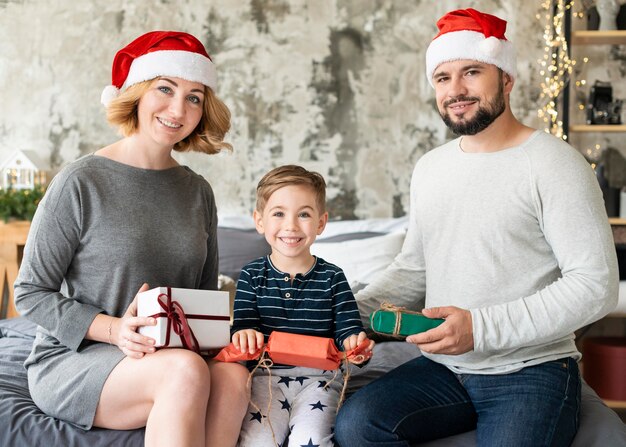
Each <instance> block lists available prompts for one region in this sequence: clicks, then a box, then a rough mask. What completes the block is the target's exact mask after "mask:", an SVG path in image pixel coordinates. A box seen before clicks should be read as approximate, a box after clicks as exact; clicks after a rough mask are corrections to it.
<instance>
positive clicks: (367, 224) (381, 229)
mask: <svg viewBox="0 0 626 447" xmlns="http://www.w3.org/2000/svg"><path fill="white" fill-rule="evenodd" d="M408 227H409V216H402V217H389V218H375V219H362V220H330V221H328V223H327V224H326V228H324V232H323V233H322V234H321V235H319V236H318V238H317V240H318V241H320V242H321V241H323V240H324V239H328V238H331V237H335V236H338V235H343V234H352V233H369V232H373V233H395V232H402V231H406V229H407V228H408Z"/></svg>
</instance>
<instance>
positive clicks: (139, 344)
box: [111, 283, 157, 359]
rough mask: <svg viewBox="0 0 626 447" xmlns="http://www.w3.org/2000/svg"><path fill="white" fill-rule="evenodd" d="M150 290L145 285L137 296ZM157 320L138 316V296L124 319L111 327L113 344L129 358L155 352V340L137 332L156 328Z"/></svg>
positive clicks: (114, 322) (118, 319)
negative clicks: (148, 327) (147, 327)
mask: <svg viewBox="0 0 626 447" xmlns="http://www.w3.org/2000/svg"><path fill="white" fill-rule="evenodd" d="M148 289H149V286H148V284H146V283H144V285H142V286H141V288H140V289H139V291H138V292H137V294H139V293H141V292H145V291H146V290H148ZM156 323H157V322H156V319H154V318H151V317H138V316H137V295H135V299H134V300H133V302H132V303H130V306H128V309H126V312H125V313H124V316H123V317H122V318H115V320H114V321H113V323H112V326H111V342H112V343H113V344H116V345H117V346H118V347H119V348H120V350H121V351H122V352H123V353H124V354H126V355H127V356H128V357H131V358H134V359H140V358H142V357H143V356H144V355H145V354H151V353H153V352H155V350H156V349H155V347H154V339H153V338H150V337H146V336H145V335H141V334H139V333H138V332H137V328H139V327H140V326H154V325H156Z"/></svg>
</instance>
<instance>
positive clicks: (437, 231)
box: [336, 9, 618, 447]
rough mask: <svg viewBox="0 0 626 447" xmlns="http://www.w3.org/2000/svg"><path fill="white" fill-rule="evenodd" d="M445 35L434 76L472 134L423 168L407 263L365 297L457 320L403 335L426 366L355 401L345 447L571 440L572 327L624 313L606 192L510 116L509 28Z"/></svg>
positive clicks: (574, 161)
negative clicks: (459, 439) (464, 438)
mask: <svg viewBox="0 0 626 447" xmlns="http://www.w3.org/2000/svg"><path fill="white" fill-rule="evenodd" d="M437 26H438V28H439V30H440V32H439V34H438V35H437V36H436V37H435V39H434V40H433V41H432V43H431V44H430V46H429V47H428V50H427V53H426V65H427V67H426V71H427V75H428V80H429V81H430V83H431V85H433V86H434V88H435V94H436V102H437V107H438V110H439V113H440V114H441V117H442V118H443V120H444V122H445V123H446V125H447V126H448V127H449V128H450V129H451V130H453V131H454V132H455V133H457V134H458V135H460V137H459V138H457V139H455V140H453V141H451V142H448V143H447V144H444V145H443V146H441V147H439V148H436V149H435V150H433V151H430V152H429V153H427V154H426V155H424V156H423V157H422V158H421V159H420V160H419V161H418V163H417V165H416V167H415V170H414V173H413V178H412V181H411V202H410V224H409V230H408V233H407V237H406V241H405V244H404V246H403V249H402V252H401V253H400V254H399V255H398V257H397V258H396V260H395V261H394V263H393V264H392V265H391V266H390V267H389V268H388V269H387V270H386V271H385V272H384V273H383V274H382V275H380V276H379V277H378V278H376V279H375V280H374V281H373V282H372V284H371V285H370V286H369V287H367V288H366V289H365V290H363V291H362V292H361V293H360V294H358V295H357V300H358V302H359V306H360V307H361V310H362V312H364V313H369V312H371V311H372V310H374V309H375V308H376V307H377V306H378V303H379V302H380V301H381V299H387V300H389V301H392V302H393V303H394V304H396V305H399V306H405V307H409V308H420V307H424V306H425V307H426V308H425V309H424V310H423V313H424V315H425V316H427V317H430V318H444V319H445V322H444V323H443V324H441V325H440V326H439V327H437V328H435V329H431V330H429V331H427V332H424V333H420V334H414V335H411V336H410V337H407V341H408V342H411V343H414V344H415V345H417V346H418V347H419V348H420V349H421V351H422V353H423V356H421V357H418V358H416V359H414V360H411V361H409V362H407V363H405V364H404V365H401V366H400V367H398V368H396V369H395V370H393V371H391V372H390V373H388V374H387V375H385V376H383V377H382V378H380V379H378V380H377V381H374V382H372V383H371V384H369V385H368V386H366V387H364V388H363V389H361V390H360V391H358V392H357V393H356V394H355V395H354V396H352V397H351V398H350V399H348V401H347V402H346V404H345V405H344V407H343V408H342V409H341V411H340V413H339V416H338V419H337V425H336V439H337V441H338V442H339V444H340V445H341V446H342V447H348V446H359V447H366V446H372V445H378V446H382V445H384V446H408V445H410V444H412V443H417V442H424V441H428V440H433V439H439V438H443V437H446V436H451V435H453V434H457V433H461V432H464V431H469V430H473V429H476V434H477V443H478V445H481V446H482V445H484V446H533V447H535V446H544V445H558V446H560V445H563V446H566V445H570V443H571V442H572V440H573V438H574V436H575V434H576V430H577V428H578V414H579V404H580V373H579V370H578V365H577V360H578V359H580V353H579V352H578V351H577V350H576V346H575V344H574V331H575V330H576V329H578V328H580V327H582V326H585V325H587V324H590V323H591V322H593V321H595V320H598V319H599V318H601V317H603V316H604V315H606V314H607V313H608V312H609V311H610V310H611V309H613V308H614V307H615V305H616V303H617V290H618V273H617V260H616V256H615V247H614V245H613V239H612V234H611V230H610V226H609V224H608V220H607V216H606V212H605V211H604V206H603V202H602V195H601V192H600V189H599V187H598V184H597V181H596V179H595V176H594V174H593V171H592V169H591V168H590V167H589V165H588V164H587V162H586V161H585V160H584V158H583V157H582V156H581V155H580V154H579V153H578V152H577V151H576V150H575V149H573V148H572V147H571V146H569V145H567V144H566V143H565V142H563V141H562V140H560V139H558V138H555V137H553V136H551V135H549V134H547V133H544V132H541V131H536V130H534V129H531V128H529V127H527V126H525V125H523V124H522V123H520V122H519V121H518V120H517V119H516V118H515V117H514V116H513V114H512V112H511V108H510V103H509V95H510V93H511V90H512V88H513V84H514V81H515V76H516V72H515V52H514V48H513V45H512V44H511V43H510V42H509V41H508V40H506V38H505V36H504V32H505V29H506V22H505V21H503V20H501V19H499V18H497V17H495V16H492V15H489V14H484V13H481V12H478V11H475V10H473V9H465V10H458V11H452V12H450V13H448V14H446V15H444V16H443V17H442V18H441V19H440V20H439V21H438V23H437Z"/></svg>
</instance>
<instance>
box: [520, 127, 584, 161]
mask: <svg viewBox="0 0 626 447" xmlns="http://www.w3.org/2000/svg"><path fill="white" fill-rule="evenodd" d="M524 146H525V151H526V153H527V154H528V156H529V157H530V158H531V160H534V161H535V162H536V163H535V164H537V163H539V164H545V163H557V164H561V165H562V164H565V165H567V164H568V162H572V163H576V164H580V165H581V166H582V165H584V166H585V167H586V166H588V163H587V162H586V161H585V158H584V157H583V155H582V154H581V153H580V152H579V151H578V150H577V149H576V148H575V147H573V146H572V145H570V144H569V143H567V142H566V141H564V140H562V139H561V138H558V137H556V136H554V135H551V134H549V133H547V132H535V133H534V134H533V135H532V136H531V137H530V138H529V139H528V141H527V142H526V143H525V144H524Z"/></svg>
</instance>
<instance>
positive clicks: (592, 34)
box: [572, 30, 626, 45]
mask: <svg viewBox="0 0 626 447" xmlns="http://www.w3.org/2000/svg"><path fill="white" fill-rule="evenodd" d="M572 43H573V44H576V45H626V30H619V31H574V32H573V33H572Z"/></svg>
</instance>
